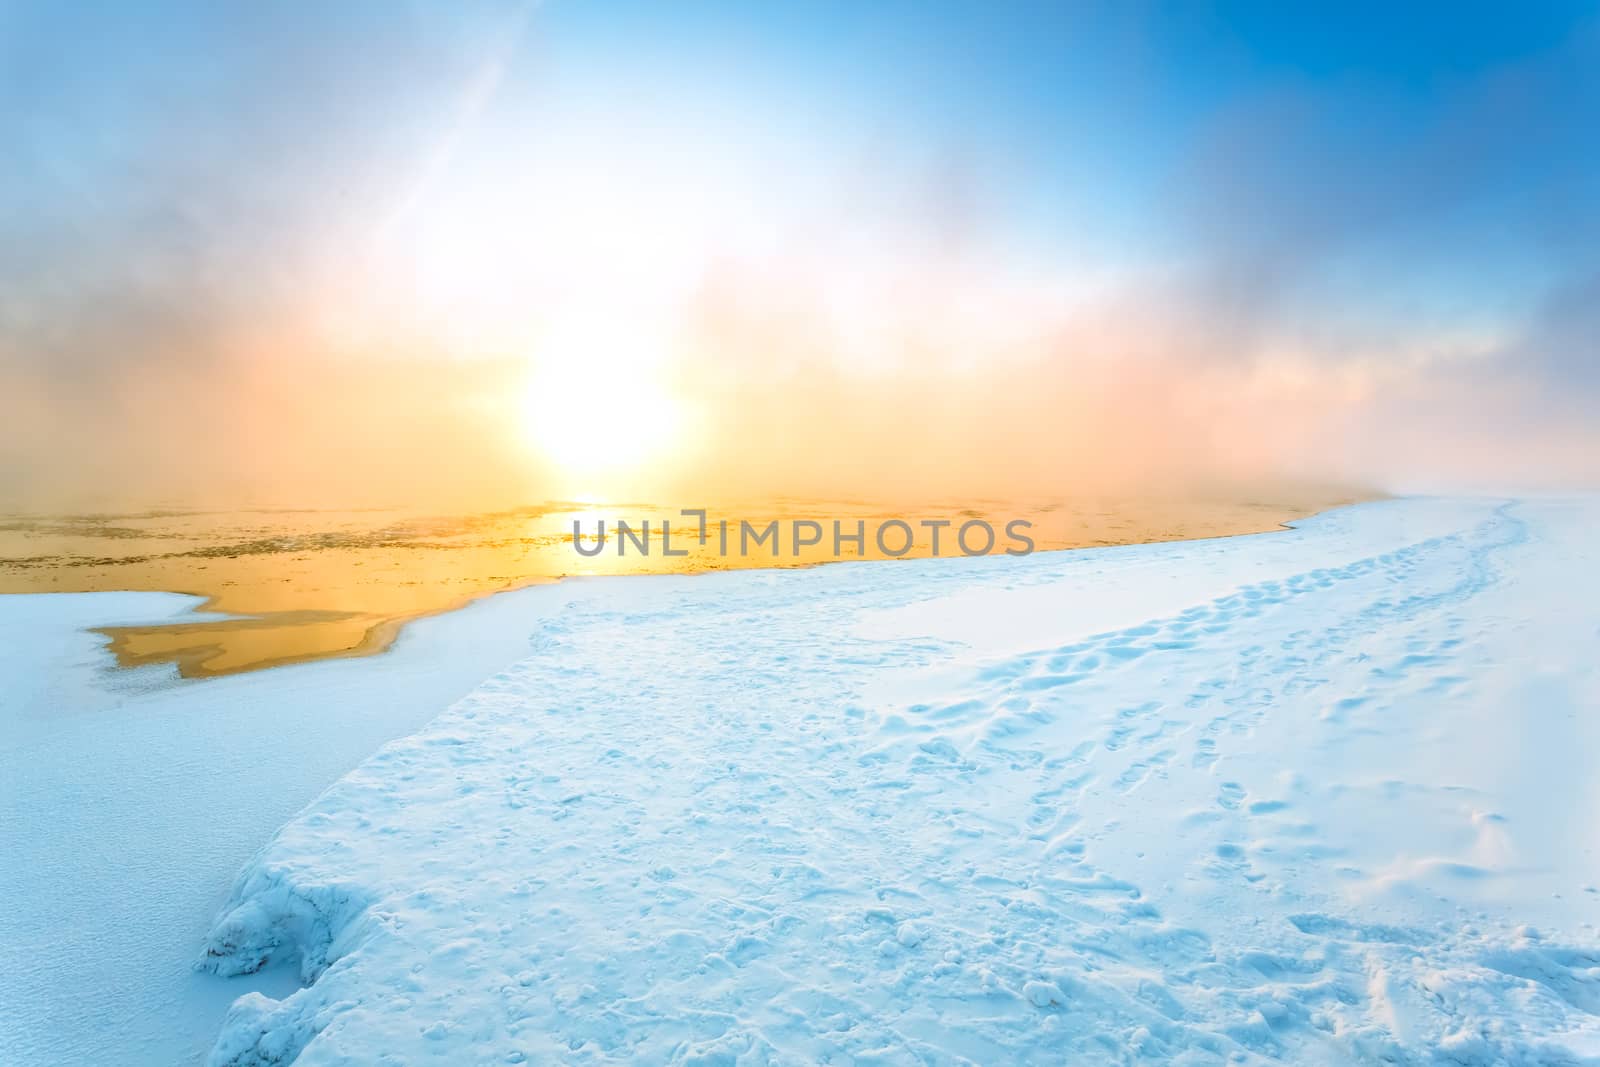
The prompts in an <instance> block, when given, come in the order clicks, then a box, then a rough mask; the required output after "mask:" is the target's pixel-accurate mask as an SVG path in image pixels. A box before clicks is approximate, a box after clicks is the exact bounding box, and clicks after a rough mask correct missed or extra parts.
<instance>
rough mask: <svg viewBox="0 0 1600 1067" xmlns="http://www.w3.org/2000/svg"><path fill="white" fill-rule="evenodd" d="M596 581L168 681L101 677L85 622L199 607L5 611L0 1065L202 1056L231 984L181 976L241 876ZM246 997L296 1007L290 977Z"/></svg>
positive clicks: (145, 603)
mask: <svg viewBox="0 0 1600 1067" xmlns="http://www.w3.org/2000/svg"><path fill="white" fill-rule="evenodd" d="M604 584H605V583H584V582H575V583H574V582H568V583H561V584H560V585H549V586H541V587H538V588H532V589H525V590H521V591H519V592H516V593H508V594H505V595H504V596H499V597H494V598H491V599H488V600H485V601H481V602H479V603H478V604H474V605H472V606H471V607H468V608H466V609H463V610H462V611H458V612H452V613H451V614H449V615H443V616H439V617H436V618H431V619H424V620H420V621H419V622H417V623H415V624H413V625H412V626H410V627H408V629H407V630H406V632H405V633H404V634H403V635H402V636H401V638H400V639H399V641H398V643H397V644H396V646H395V647H394V648H393V649H392V650H391V651H390V652H389V653H387V654H385V655H383V656H380V657H376V658H371V659H359V660H337V661H327V662H323V663H310V664H303V665H299V666H294V667H284V668H280V669H276V670H272V671H266V672H262V673H257V674H248V675H238V676H235V677H230V678H221V679H216V680H212V681H207V682H202V683H176V684H175V679H174V677H173V674H174V671H173V668H171V667H170V666H168V667H153V668H141V669H139V670H132V671H128V670H114V669H112V661H111V657H110V656H109V655H108V654H107V653H106V651H105V648H104V645H105V639H104V638H103V637H100V636H98V635H96V634H93V633H89V632H88V627H92V626H99V625H108V624H123V623H127V624H140V623H150V622H156V621H160V620H164V619H168V618H175V617H176V616H178V615H179V614H181V613H184V612H187V611H189V610H190V609H191V608H192V607H193V606H194V604H195V603H197V601H196V600H195V598H192V597H182V596H174V595H167V594H157V593H85V594H53V595H40V596H0V767H3V770H0V1064H5V1065H7V1067H11V1065H17V1067H22V1065H27V1067H43V1065H57V1064H59V1065H63V1067H65V1065H68V1064H71V1065H81V1064H119V1065H131V1064H155V1065H160V1067H171V1065H173V1064H180V1063H199V1062H202V1061H203V1060H204V1058H205V1056H206V1053H207V1050H208V1049H209V1048H210V1047H211V1044H212V1042H213V1041H214V1039H215V1037H216V1031H217V1027H218V1026H219V1025H220V1024H221V1022H222V1019H223V1017H224V1015H225V1014H226V1011H227V1008H228V1005H229V1004H230V1003H231V1002H232V1000H233V999H234V998H235V997H237V996H238V995H239V993H240V991H241V990H240V984H239V983H238V982H226V981H223V980H221V979H218V978H216V977H215V976H213V975H209V974H197V973H195V971H194V968H193V963H194V955H195V946H196V945H197V944H199V943H200V942H201V941H202V940H203V939H204V938H205V935H206V930H207V926H208V922H209V919H210V917H211V916H212V915H213V914H214V913H215V911H216V909H217V908H218V907H219V906H220V905H221V904H222V902H223V900H224V899H225V898H226V895H227V892H228V887H229V885H230V884H231V883H232V881H233V880H234V878H235V877H236V876H237V874H238V872H239V868H240V867H241V866H243V865H244V864H245V863H246V862H247V861H248V860H249V859H250V857H251V856H252V855H253V854H254V853H255V852H256V851H257V850H258V849H259V848H260V847H261V844H262V842H264V841H266V840H267V839H268V838H269V837H270V836H271V835H272V833H273V831H274V830H276V829H277V828H278V827H279V826H281V825H283V823H284V821H285V820H287V819H289V818H290V817H291V816H293V815H294V813H295V812H297V811H299V810H300V809H301V808H302V807H304V806H305V805H306V804H307V803H309V802H310V801H311V800H313V799H315V798H316V796H317V794H318V793H320V792H321V791H322V790H323V789H325V788H327V786H328V785H329V784H330V783H331V782H333V781H335V780H336V779H337V778H338V777H339V776H340V775H342V774H344V773H345V772H346V771H348V770H349V769H350V768H352V767H354V766H356V765H357V764H358V763H360V762H361V761H362V760H363V759H365V758H367V757H368V756H370V755H371V754H372V752H373V751H374V750H375V749H376V748H377V747H378V746H380V745H382V744H383V743H384V742H385V741H388V740H390V739H392V738H395V737H399V736H401V735H403V734H405V733H407V732H409V731H411V730H415V729H416V728H417V727H419V726H421V725H423V724H424V723H426V722H427V721H428V720H430V719H432V718H433V717H434V716H436V715H437V714H438V713H439V709H440V708H442V707H445V706H447V705H448V704H449V703H450V702H451V701H453V700H455V699H456V698H457V697H459V696H461V695H462V694H464V693H466V692H468V691H469V690H471V689H472V688H473V687H474V686H475V685H476V684H477V683H478V682H480V681H482V680H483V678H484V677H486V676H487V675H489V674H492V673H493V672H494V671H496V670H498V669H500V668H501V667H503V666H504V665H506V664H508V663H513V662H515V661H517V660H519V659H521V658H523V657H525V656H526V655H527V654H528V632H529V630H530V629H532V628H533V626H534V625H535V624H536V622H537V620H538V619H539V618H541V617H543V616H545V615H548V614H551V613H554V612H556V611H559V610H560V609H561V608H562V607H563V606H564V605H566V604H568V603H571V602H573V601H574V600H581V599H582V598H583V597H585V596H589V595H593V594H595V593H596V592H598V591H599V590H601V589H603V588H604ZM252 983H253V984H257V983H258V984H261V985H262V987H263V988H266V989H268V990H269V991H273V992H279V993H288V992H291V991H292V990H293V989H294V988H295V976H294V974H293V972H286V973H283V974H272V975H268V976H264V977H262V978H257V979H254V980H252Z"/></svg>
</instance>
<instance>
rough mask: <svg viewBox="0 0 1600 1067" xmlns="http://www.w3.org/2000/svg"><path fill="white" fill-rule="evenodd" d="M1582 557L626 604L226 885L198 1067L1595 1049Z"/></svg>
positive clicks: (944, 576) (1418, 556)
mask: <svg viewBox="0 0 1600 1067" xmlns="http://www.w3.org/2000/svg"><path fill="white" fill-rule="evenodd" d="M1596 528H1600V502H1597V501H1596V500H1594V499H1583V500H1576V501H1574V500H1568V501H1526V502H1521V503H1517V504H1511V505H1506V504H1501V503H1499V502H1474V501H1439V500H1400V501H1386V502H1381V503H1375V504H1368V505H1362V506H1359V507H1356V508H1351V509H1346V510H1343V511H1339V512H1334V513H1330V514H1328V515H1324V516H1320V517H1318V518H1316V519H1312V520H1309V521H1307V522H1305V523H1302V524H1300V526H1299V528H1298V529H1297V530H1295V531H1293V532H1290V533H1285V534H1278V535H1267V536H1262V537H1246V538H1237V539H1232V540H1227V541H1212V542H1195V543H1187V544H1167V545H1151V546H1134V547H1130V548H1122V549H1108V550H1104V551H1093V552H1081V553H1066V554H1051V555H1040V556H1035V557H1032V558H1029V559H1023V560H972V561H956V560H933V561H922V562H917V563H905V564H896V565H885V564H873V565H865V566H854V565H842V566H836V567H829V568H823V569H819V570H814V571H804V572H785V573H761V572H744V573H737V574H726V575H714V576H707V577H704V578H701V579H697V580H694V581H692V582H670V583H648V582H640V583H632V584H627V585H624V584H622V583H619V584H618V585H617V586H616V587H614V588H613V590H612V592H611V593H610V594H608V595H607V596H602V597H594V598H591V599H589V600H587V601H586V602H585V604H584V605H582V606H579V607H574V608H573V609H570V610H568V611H566V612H565V613H563V614H562V615H561V616H560V617H559V618H556V619H552V620H549V621H547V622H545V623H544V624H543V625H541V626H540V627H539V628H538V631H537V633H536V634H535V635H534V639H535V642H536V645H537V651H536V653H535V654H534V655H533V656H532V657H530V658H528V659H525V660H524V661H522V662H521V663H519V664H517V665H516V666H514V667H511V668H509V669H507V670H504V671H502V672H501V673H499V674H498V675H496V676H494V677H493V678H491V679H489V680H488V681H487V682H486V683H485V684H483V685H482V686H481V687H480V688H479V689H478V690H477V691H475V692H474V693H473V694H471V695H470V696H469V697H467V698H466V699H464V700H462V701H461V702H459V703H458V704H456V705H455V706H454V707H453V708H452V709H450V711H449V712H447V713H446V714H444V715H443V716H441V717H440V718H438V719H437V720H435V721H434V722H433V723H431V724H430V725H429V726H427V727H426V728H425V729H423V730H422V731H421V732H419V733H417V734H415V735H414V736H412V737H409V738H406V739H404V740H401V741H396V742H393V743H391V744H389V745H388V746H386V747H385V748H384V749H382V750H381V751H380V752H379V753H378V754H377V755H376V756H374V757H373V758H372V759H371V760H369V761H368V762H367V763H366V764H364V765H363V766H362V767H361V768H360V769H358V770H357V771H355V772H354V773H352V774H350V775H348V776H346V777H345V778H344V779H342V780H341V781H340V782H338V783H337V784H336V785H335V786H333V787H332V788H331V789H330V790H329V791H328V792H327V793H326V794H325V795H324V796H323V797H322V798H321V799H319V800H318V801H317V802H316V803H315V804H313V805H312V806H311V807H310V808H309V809H308V810H306V811H305V812H303V813H302V814H301V815H300V816H299V817H297V818H296V819H294V820H293V821H292V822H291V823H289V824H288V825H287V826H286V827H284V829H283V830H282V831H280V833H279V834H278V836H277V838H276V839H275V840H274V841H273V842H272V843H271V844H270V845H269V846H268V847H267V848H265V849H264V850H263V851H262V852H261V854H260V855H258V856H257V857H256V859H255V860H254V861H253V862H252V863H251V864H250V865H249V866H248V868H247V869H246V870H245V872H244V874H243V875H242V876H241V878H240V880H239V882H238V884H237V886H236V888H235V890H234V893H233V895H232V898H231V900H230V901H229V903H228V905H227V906H226V908H225V909H224V910H223V912H222V914H221V916H220V917H219V919H218V921H217V923H216V926H215V928H214V930H213V932H212V935H211V937H210V940H209V943H208V946H207V950H206V952H207V955H206V959H207V961H208V964H209V966H211V967H213V968H214V969H216V970H217V971H219V972H222V973H226V974H239V973H245V972H250V971H254V970H256V969H258V968H260V967H262V966H263V965H266V964H270V963H272V962H274V961H283V962H291V963H293V964H295V965H297V966H298V967H299V968H300V971H301V973H302V975H303V977H304V979H305V980H306V981H308V982H309V983H310V984H309V985H308V986H307V987H306V988H304V989H301V990H300V991H298V992H296V993H294V994H293V995H291V996H288V997H286V998H284V999H281V1000H273V999H271V998H269V997H266V996H263V995H259V994H252V995H247V996H245V997H243V998H241V1000H240V1001H239V1002H238V1004H237V1005H236V1006H235V1008H234V1009H233V1011H232V1012H231V1013H230V1015H229V1018H228V1021H227V1024H226V1025H225V1026H224V1028H223V1031H222V1033H221V1035H220V1037H219V1039H218V1043H217V1046H216V1049H215V1052H214V1059H215V1060H216V1062H219V1063H229V1064H264V1063H284V1062H288V1061H290V1060H293V1059H295V1058H296V1057H297V1056H298V1057H299V1061H300V1062H303V1063H333V1062H360V1063H375V1062H384V1063H410V1062H424V1061H426V1062H446V1063H486V1062H512V1063H515V1062H522V1061H523V1060H528V1061H531V1062H606V1061H616V1062H634V1061H637V1062H662V1061H681V1062H718V1063H733V1062H739V1063H761V1062H767V1061H781V1062H795V1063H813V1062H835V1063H851V1062H854V1063H869V1062H871V1063H898V1062H974V1063H985V1064H989V1063H1005V1062H1039V1063H1060V1062H1122V1061H1129V1060H1134V1059H1150V1060H1159V1061H1174V1062H1194V1063H1208V1062H1218V1061H1227V1060H1236V1061H1246V1062H1249V1061H1257V1060H1281V1061H1287V1062H1294V1063H1308V1062H1309V1063H1346V1062H1353V1061H1370V1062H1413V1061H1431V1060H1434V1059H1436V1058H1437V1059H1441V1060H1444V1061H1447V1062H1456V1063H1485V1064H1487V1063H1500V1062H1508V1063H1529V1064H1532V1063H1539V1064H1549V1063H1566V1062H1590V1061H1594V1060H1596V1059H1597V1058H1600V1018H1597V1014H1600V944H1597V940H1596V937H1595V933H1594V928H1593V926H1592V925H1591V924H1592V922H1593V921H1594V920H1595V918H1596V916H1597V915H1600V895H1597V894H1596V892H1595V886H1596V884H1597V883H1600V869H1597V868H1600V860H1597V857H1596V856H1595V855H1594V850H1593V835H1592V814H1593V812H1594V811H1595V810H1597V803H1596V802H1597V799H1600V798H1597V796H1596V792H1597V785H1596V782H1595V779H1594V776H1593V775H1592V773H1591V770H1590V767H1589V761H1588V756H1589V754H1590V753H1593V752H1594V751H1597V747H1596V743H1597V742H1600V677H1597V668H1596V664H1597V663H1600V656H1597V654H1596V653H1597V652H1600V607H1596V602H1595V594H1596V593H1597V592H1600V566H1597V562H1600V561H1597V559H1596V556H1597V554H1600V547H1597V546H1596V545H1595V544H1594V538H1593V531H1594V530H1595V529H1596ZM1530 924H1531V925H1530Z"/></svg>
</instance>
